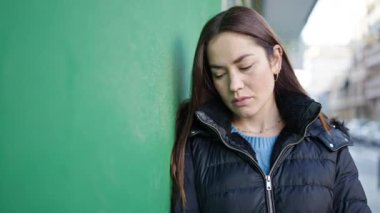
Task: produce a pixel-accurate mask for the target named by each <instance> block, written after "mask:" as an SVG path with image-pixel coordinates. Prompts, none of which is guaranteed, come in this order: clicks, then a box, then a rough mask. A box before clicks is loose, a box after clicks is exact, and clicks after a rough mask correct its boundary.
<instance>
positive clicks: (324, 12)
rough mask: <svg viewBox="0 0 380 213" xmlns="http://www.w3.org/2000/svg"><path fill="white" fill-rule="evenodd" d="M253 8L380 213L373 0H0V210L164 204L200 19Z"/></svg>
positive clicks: (378, 37)
mask: <svg viewBox="0 0 380 213" xmlns="http://www.w3.org/2000/svg"><path fill="white" fill-rule="evenodd" d="M235 5H243V6H246V7H251V8H254V9H256V10H257V11H258V12H259V13H261V14H262V15H263V16H264V17H265V18H266V19H267V20H268V22H269V24H270V25H271V26H272V27H273V28H274V30H275V32H276V33H277V34H278V35H279V37H280V39H281V40H282V41H283V43H284V45H285V47H286V49H287V51H288V53H290V54H289V55H290V57H291V60H292V62H293V65H294V68H295V69H296V74H297V76H298V77H299V79H300V80H301V83H302V85H303V86H304V87H305V88H306V90H307V91H308V93H309V94H310V96H312V97H313V98H314V99H316V100H318V101H319V102H321V103H322V105H323V110H324V112H325V113H326V114H327V115H329V117H336V118H338V119H340V120H342V121H344V122H345V124H346V125H347V126H348V127H349V129H350V132H351V136H352V138H353V140H354V141H355V146H354V147H351V148H350V151H351V153H352V156H353V158H354V160H355V162H356V164H357V167H358V170H359V173H360V176H359V178H360V180H361V181H362V184H363V186H364V189H365V191H366V193H367V196H368V202H369V205H370V207H371V208H372V210H373V212H374V213H376V212H377V213H380V123H379V122H380V0H207V1H204V0H159V1H148V0H141V1H123V0H97V1H92V0H76V1H56V0H34V1H25V2H20V1H14V0H0V212H1V213H3V212H4V213H25V212H28V213H29V212H36V213H45V212H46V213H52V212H64V213H76V212H81V213H82V212H99V213H100V212H102V213H103V212H111V213H114V212H129V213H135V212H137V213H140V212H143V213H146V212H152V213H153V212H154V213H158V212H159V213H160V212H161V213H166V212H169V209H170V189H171V188H170V187H171V183H170V175H169V165H170V152H171V148H172V144H173V138H174V120H175V112H176V108H177V105H178V103H179V102H180V101H181V100H183V99H186V98H187V97H188V96H189V85H190V73H191V67H192V59H193V55H194V50H195V46H196V42H197V39H198V36H199V33H200V31H201V28H202V26H203V24H204V23H205V22H206V21H207V20H208V19H209V18H211V17H212V16H213V15H215V14H216V13H218V12H220V11H222V10H225V9H228V8H229V7H232V6H235Z"/></svg>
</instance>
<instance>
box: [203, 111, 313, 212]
mask: <svg viewBox="0 0 380 213" xmlns="http://www.w3.org/2000/svg"><path fill="white" fill-rule="evenodd" d="M195 114H196V116H197V118H198V120H199V121H200V122H202V123H203V124H205V125H206V126H208V127H210V128H211V129H212V130H213V131H214V132H215V133H216V134H217V135H218V136H219V138H220V140H221V141H222V142H223V144H224V145H226V146H227V147H228V148H230V149H232V150H235V151H237V152H240V153H242V154H244V155H245V156H247V157H248V158H249V159H250V160H251V161H252V162H253V165H255V167H256V168H257V169H258V170H259V171H260V173H261V175H262V177H264V179H265V182H266V194H267V201H268V202H267V203H268V206H267V207H268V213H274V212H275V210H274V203H273V200H272V196H273V191H272V180H271V174H272V173H273V171H274V169H275V168H276V165H277V163H278V162H279V159H281V158H282V155H283V153H284V152H285V151H286V150H288V149H289V148H290V147H291V146H294V145H296V144H298V143H300V142H301V141H302V140H303V139H304V138H305V135H306V131H307V129H308V128H309V126H310V125H311V124H312V123H313V122H314V121H315V120H317V118H318V116H316V117H315V118H314V119H313V120H312V121H311V122H309V123H308V124H307V126H306V128H305V131H304V134H303V136H302V137H301V138H300V139H299V140H298V141H297V142H296V143H292V144H288V145H287V146H286V147H285V148H284V149H282V150H281V152H280V154H279V155H278V157H277V159H276V161H275V162H274V164H273V167H272V169H271V170H270V171H269V175H265V174H264V172H263V171H262V169H261V168H260V167H259V165H258V164H257V163H256V161H255V160H254V159H253V158H252V157H251V155H249V154H247V153H246V152H243V151H241V150H239V149H236V148H235V147H232V146H230V145H229V144H228V143H226V142H225V141H224V139H223V137H222V136H221V135H220V133H219V131H218V130H217V129H216V128H215V127H214V126H212V125H211V124H208V123H206V122H204V121H203V120H202V119H201V118H200V117H199V115H198V114H197V113H195Z"/></svg>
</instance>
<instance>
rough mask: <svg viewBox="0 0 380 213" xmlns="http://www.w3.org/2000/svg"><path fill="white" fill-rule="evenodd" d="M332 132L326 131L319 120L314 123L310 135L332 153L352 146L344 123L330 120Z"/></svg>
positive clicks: (309, 131) (310, 128)
mask: <svg viewBox="0 0 380 213" xmlns="http://www.w3.org/2000/svg"><path fill="white" fill-rule="evenodd" d="M329 125H330V130H325V129H324V128H323V126H322V124H321V122H320V120H319V119H317V120H316V121H314V122H313V123H312V124H311V125H310V127H309V130H308V135H309V136H310V137H312V138H315V139H316V140H318V141H319V142H320V143H322V144H323V145H324V146H326V147H327V149H329V150H330V151H338V150H339V149H341V148H343V147H347V146H352V145H353V141H352V140H351V138H350V135H349V132H348V129H347V128H346V127H345V125H344V123H343V122H341V121H338V120H335V119H331V120H329Z"/></svg>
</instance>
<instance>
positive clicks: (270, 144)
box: [171, 7, 370, 213]
mask: <svg viewBox="0 0 380 213" xmlns="http://www.w3.org/2000/svg"><path fill="white" fill-rule="evenodd" d="M192 78H193V79H192V80H193V82H192V94H191V98H190V100H189V101H188V102H186V103H184V104H182V106H181V107H180V109H179V110H178V115H177V126H176V141H175V145H174V148H173V152H172V160H171V173H172V177H173V194H172V212H217V213H223V212H270V213H272V212H289V213H294V212H308V213H310V212H318V213H322V212H370V209H369V208H368V206H367V202H366V196H365V194H364V191H363V189H362V186H361V184H360V182H359V180H358V172H357V169H356V167H355V164H354V162H353V160H352V158H351V156H350V153H349V152H348V148H347V146H349V145H352V142H351V141H350V138H349V135H348V133H347V131H346V129H345V128H344V127H343V126H342V125H341V124H340V123H338V122H335V121H329V120H328V119H327V118H326V117H325V116H324V115H323V114H322V112H321V105H320V104H319V103H317V102H315V101H314V100H312V99H311V98H309V97H308V96H307V94H306V93H305V91H304V90H303V88H302V87H301V85H300V84H299V82H298V80H297V78H296V76H295V74H294V71H293V69H292V67H291V65H290V62H289V59H288V57H287V55H286V53H285V51H284V48H283V47H282V45H281V44H280V42H279V40H278V39H277V37H276V35H275V34H274V33H273V31H272V30H271V28H270V27H269V26H268V24H267V23H266V22H265V20H264V19H263V18H262V17H261V16H260V15H259V14H258V13H256V12H255V11H253V10H251V9H248V8H244V7H233V8H231V9H229V10H227V11H225V12H222V13H220V14H218V15H216V16H215V17H213V18H212V19H211V20H209V21H208V22H207V23H206V25H205V26H204V28H203V30H202V33H201V35H200V38H199V42H198V45H197V49H196V53H195V58H194V64H193V76H192Z"/></svg>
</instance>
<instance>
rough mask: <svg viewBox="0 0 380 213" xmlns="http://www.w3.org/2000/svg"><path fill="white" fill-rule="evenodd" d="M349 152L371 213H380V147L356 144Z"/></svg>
mask: <svg viewBox="0 0 380 213" xmlns="http://www.w3.org/2000/svg"><path fill="white" fill-rule="evenodd" d="M350 152H351V155H352V157H353V158H354V161H355V163H356V166H357V167H358V170H359V179H360V181H361V183H362V185H363V188H364V191H365V192H366V195H367V199H368V204H369V206H370V207H371V210H372V212H373V213H380V147H373V146H364V145H362V144H359V143H356V144H355V146H353V147H350Z"/></svg>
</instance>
